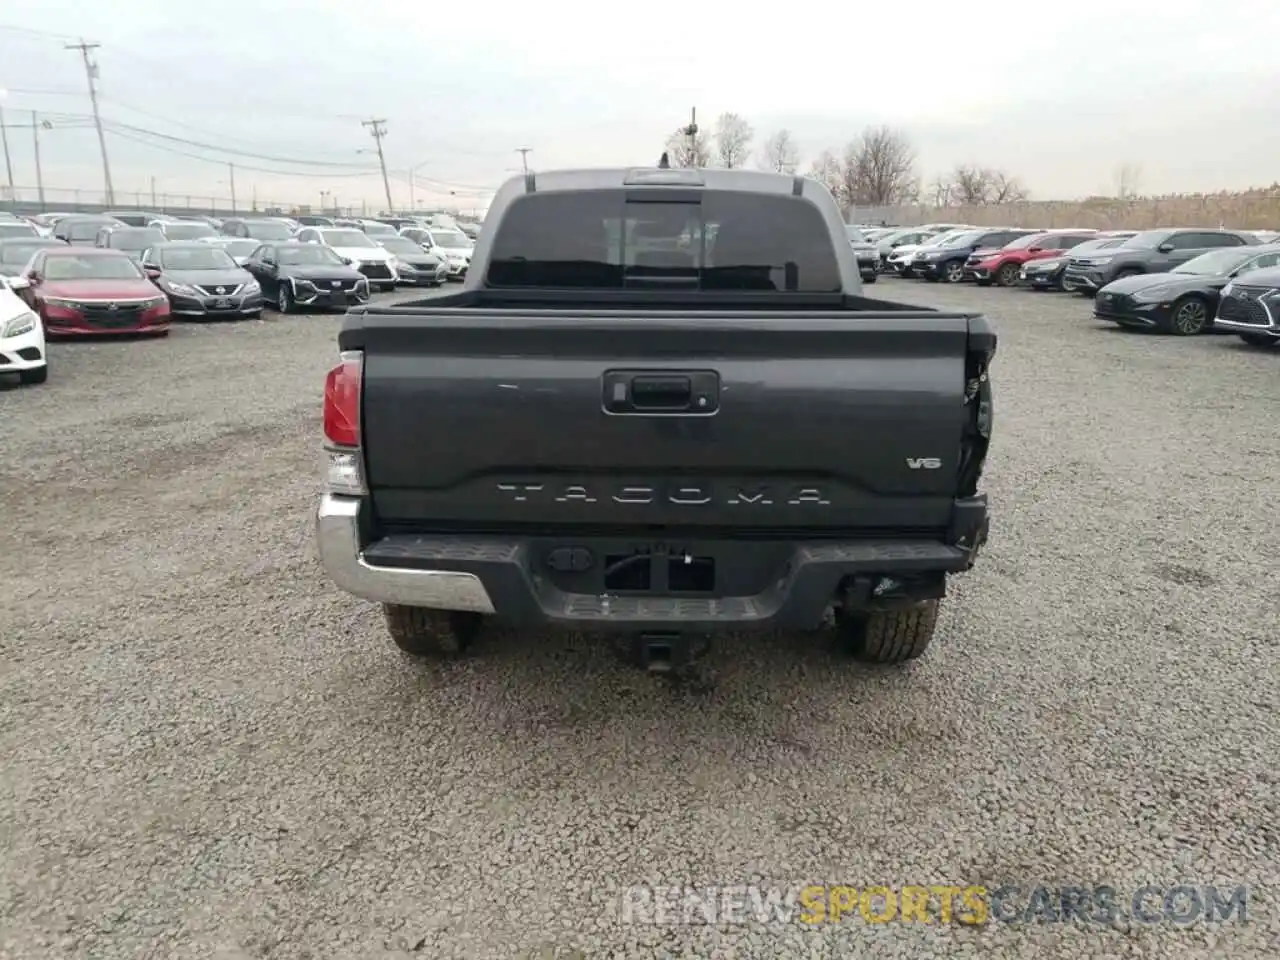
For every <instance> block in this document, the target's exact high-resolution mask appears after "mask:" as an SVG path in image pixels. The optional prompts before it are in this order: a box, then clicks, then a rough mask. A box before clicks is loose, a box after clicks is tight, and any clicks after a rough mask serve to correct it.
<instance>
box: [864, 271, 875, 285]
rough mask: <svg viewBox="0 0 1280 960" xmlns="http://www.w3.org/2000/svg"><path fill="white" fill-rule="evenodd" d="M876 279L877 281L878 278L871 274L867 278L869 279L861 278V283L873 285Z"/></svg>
mask: <svg viewBox="0 0 1280 960" xmlns="http://www.w3.org/2000/svg"><path fill="white" fill-rule="evenodd" d="M877 279H879V278H878V277H877V276H876V275H875V274H874V273H873V274H872V275H871V276H869V277H863V278H862V282H863V283H875V282H876V280H877Z"/></svg>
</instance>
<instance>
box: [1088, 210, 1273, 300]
mask: <svg viewBox="0 0 1280 960" xmlns="http://www.w3.org/2000/svg"><path fill="white" fill-rule="evenodd" d="M1257 242H1258V238H1257V237H1255V236H1254V235H1253V234H1251V233H1246V232H1244V231H1242V230H1206V229H1204V228H1201V227H1182V228H1166V229H1162V230H1143V231H1142V232H1141V233H1137V234H1134V235H1133V236H1132V237H1130V238H1129V239H1128V240H1126V241H1125V242H1124V243H1122V244H1120V246H1118V247H1112V248H1111V249H1108V250H1095V251H1094V252H1092V253H1089V254H1086V255H1084V256H1080V257H1072V258H1071V260H1070V261H1069V262H1068V263H1067V268H1066V271H1065V272H1064V274H1063V279H1064V280H1065V281H1066V282H1068V283H1070V284H1071V285H1072V287H1073V288H1075V289H1077V290H1079V291H1080V292H1081V293H1083V294H1085V295H1087V296H1093V295H1094V294H1096V293H1097V292H1098V291H1099V290H1101V289H1102V288H1103V287H1105V286H1106V285H1107V284H1109V283H1111V282H1112V281H1113V280H1122V279H1124V278H1125V277H1132V276H1135V275H1136V274H1139V273H1165V272H1167V271H1169V270H1172V269H1173V268H1174V267H1176V266H1178V265H1179V264H1183V263H1186V262H1187V261H1188V260H1193V259H1195V258H1196V257H1198V256H1200V254H1202V253H1208V252H1209V251H1210V250H1219V249H1221V248H1223V247H1240V246H1246V245H1249V244H1256V243H1257Z"/></svg>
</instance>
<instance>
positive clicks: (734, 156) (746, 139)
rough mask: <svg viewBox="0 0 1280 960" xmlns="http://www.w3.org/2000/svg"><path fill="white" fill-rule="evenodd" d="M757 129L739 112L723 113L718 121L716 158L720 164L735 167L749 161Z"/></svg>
mask: <svg viewBox="0 0 1280 960" xmlns="http://www.w3.org/2000/svg"><path fill="white" fill-rule="evenodd" d="M754 136H755V131H754V130H752V129H751V124H749V123H747V121H746V120H744V119H743V118H742V117H741V116H740V115H739V114H736V113H722V114H720V119H719V120H717V121H716V160H717V161H718V162H719V164H720V166H722V167H728V168H729V169H733V168H734V167H741V166H743V165H744V164H745V163H746V162H747V154H748V153H749V151H750V148H751V139H752V137H754Z"/></svg>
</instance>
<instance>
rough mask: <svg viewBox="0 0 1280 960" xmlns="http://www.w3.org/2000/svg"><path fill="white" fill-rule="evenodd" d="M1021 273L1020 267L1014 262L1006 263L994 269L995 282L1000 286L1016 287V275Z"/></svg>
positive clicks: (1018, 275)
mask: <svg viewBox="0 0 1280 960" xmlns="http://www.w3.org/2000/svg"><path fill="white" fill-rule="evenodd" d="M1021 275H1022V268H1021V267H1019V266H1018V265H1017V264H1016V263H1006V264H1005V265H1004V266H1003V267H1001V268H1000V269H999V270H997V271H996V283H998V284H1000V286H1002V287H1016V286H1017V285H1018V277H1020V276H1021Z"/></svg>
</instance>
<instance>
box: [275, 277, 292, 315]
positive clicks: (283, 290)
mask: <svg viewBox="0 0 1280 960" xmlns="http://www.w3.org/2000/svg"><path fill="white" fill-rule="evenodd" d="M276 309H277V310H279V311H280V312H281V313H289V312H290V311H292V310H293V291H292V290H290V289H289V285H288V284H287V283H282V284H280V286H279V287H277V288H276Z"/></svg>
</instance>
